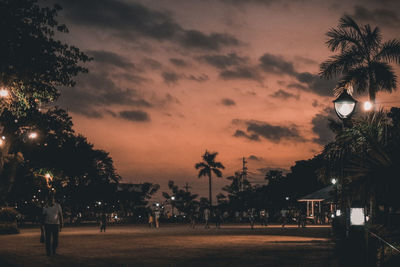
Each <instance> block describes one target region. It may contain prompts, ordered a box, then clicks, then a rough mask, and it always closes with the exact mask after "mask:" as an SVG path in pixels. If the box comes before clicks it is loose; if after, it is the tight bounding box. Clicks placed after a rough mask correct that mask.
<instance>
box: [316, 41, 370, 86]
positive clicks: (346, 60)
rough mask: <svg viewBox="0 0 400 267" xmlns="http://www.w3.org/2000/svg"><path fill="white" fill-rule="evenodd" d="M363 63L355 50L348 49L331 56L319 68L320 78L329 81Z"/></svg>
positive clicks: (360, 55) (361, 57) (361, 56)
mask: <svg viewBox="0 0 400 267" xmlns="http://www.w3.org/2000/svg"><path fill="white" fill-rule="evenodd" d="M363 61H364V58H363V55H362V54H361V53H360V52H359V51H358V50H357V49H355V48H352V49H348V50H345V51H343V52H342V53H340V54H338V55H335V56H331V57H330V59H328V60H327V61H325V62H323V63H322V64H321V66H320V70H321V71H320V73H319V74H320V76H321V77H323V78H325V79H331V78H333V77H335V76H338V75H340V74H343V73H346V72H347V71H348V70H349V69H351V68H354V67H355V66H356V65H358V64H361V63H362V62H363Z"/></svg>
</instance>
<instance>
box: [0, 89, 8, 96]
mask: <svg viewBox="0 0 400 267" xmlns="http://www.w3.org/2000/svg"><path fill="white" fill-rule="evenodd" d="M8 96H9V92H8V90H6V89H4V88H1V89H0V97H1V98H6V97H8Z"/></svg>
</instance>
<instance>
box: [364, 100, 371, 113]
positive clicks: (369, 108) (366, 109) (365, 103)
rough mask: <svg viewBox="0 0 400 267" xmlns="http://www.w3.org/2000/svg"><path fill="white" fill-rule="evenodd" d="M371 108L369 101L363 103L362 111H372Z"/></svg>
mask: <svg viewBox="0 0 400 267" xmlns="http://www.w3.org/2000/svg"><path fill="white" fill-rule="evenodd" d="M372 107H373V105H372V103H371V102H369V101H365V102H364V110H365V111H370V110H371V109H372Z"/></svg>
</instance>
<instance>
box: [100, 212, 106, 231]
mask: <svg viewBox="0 0 400 267" xmlns="http://www.w3.org/2000/svg"><path fill="white" fill-rule="evenodd" d="M106 227H107V216H106V214H105V213H103V214H102V215H101V219H100V233H101V232H103V231H104V233H105V232H106Z"/></svg>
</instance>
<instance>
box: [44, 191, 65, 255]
mask: <svg viewBox="0 0 400 267" xmlns="http://www.w3.org/2000/svg"><path fill="white" fill-rule="evenodd" d="M63 223H64V221H63V215H62V209H61V206H60V204H58V203H57V202H56V201H55V200H54V196H53V195H51V196H50V198H49V202H48V204H47V205H46V206H45V207H44V208H43V224H44V232H45V235H44V237H45V243H46V254H47V256H50V255H51V253H53V254H56V250H57V246H58V233H59V231H61V228H62V227H63Z"/></svg>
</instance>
